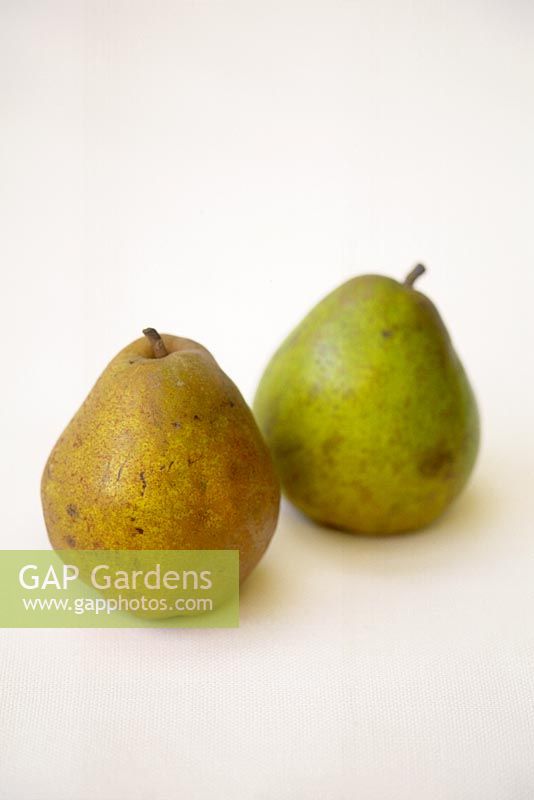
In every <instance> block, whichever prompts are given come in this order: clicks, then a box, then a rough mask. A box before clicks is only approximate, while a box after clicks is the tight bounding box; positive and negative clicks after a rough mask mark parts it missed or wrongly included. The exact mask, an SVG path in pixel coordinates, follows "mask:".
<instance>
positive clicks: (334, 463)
mask: <svg viewBox="0 0 534 800" xmlns="http://www.w3.org/2000/svg"><path fill="white" fill-rule="evenodd" d="M423 272H424V267H422V266H421V265H418V266H417V267H416V268H415V269H414V270H413V271H412V272H411V273H410V275H408V277H407V278H406V280H405V282H404V283H399V282H397V281H395V280H392V279H391V278H387V277H383V276H380V275H363V276H360V277H357V278H353V279H352V280H349V281H348V282H347V283H345V284H343V285H342V286H340V287H339V288H338V289H336V290H335V291H333V292H332V293H331V294H329V295H328V296H327V297H326V298H325V299H324V300H322V301H321V302H320V303H319V304H318V305H317V306H316V307H315V308H314V309H313V310H312V311H311V312H310V313H309V314H308V316H307V317H305V319H304V320H303V321H302V322H301V324H300V325H299V326H298V327H297V328H296V329H295V330H294V331H293V333H291V334H290V336H289V337H288V338H287V339H286V340H285V342H284V343H283V344H282V345H281V347H280V348H279V350H278V351H277V352H276V353H275V355H274V356H273V358H272V359H271V362H270V363H269V365H268V367H267V369H266V370H265V373H264V375H263V377H262V379H261V381H260V384H259V387H258V390H257V394H256V398H255V401H254V411H255V414H256V418H257V420H258V422H259V425H260V428H261V430H262V432H263V434H264V436H265V439H266V441H267V443H268V445H269V447H270V448H271V452H272V454H273V458H274V461H275V464H276V466H277V469H278V472H279V475H280V478H281V481H282V485H283V488H284V491H285V493H286V494H287V496H288V498H289V499H290V500H291V501H292V502H293V503H294V504H295V505H296V506H298V508H300V509H301V510H302V511H303V512H305V513H306V514H308V515H309V516H310V517H312V518H313V519H314V520H317V521H318V522H321V523H323V524H326V525H329V526H332V527H335V528H340V529H344V530H348V531H353V532H356V533H363V534H391V533H400V532H403V531H410V530H416V529H418V528H422V527H424V526H426V525H428V524H429V523H430V522H432V520H434V519H435V518H436V517H438V516H439V515H440V514H441V513H442V512H443V511H444V510H445V509H446V508H447V506H448V505H449V504H450V503H451V502H452V500H453V499H454V498H455V497H456V496H457V495H458V494H459V493H460V492H461V490H462V489H463V487H464V485H465V484H466V482H467V480H468V478H469V475H470V473H471V471H472V468H473V465H474V463H475V459H476V455H477V450H478V444H479V417H478V411H477V405H476V401H475V397H474V395H473V392H472V390H471V387H470V385H469V381H468V379H467V376H466V374H465V372H464V369H463V367H462V364H461V363H460V361H459V359H458V356H457V355H456V353H455V351H454V348H453V346H452V343H451V340H450V337H449V334H448V333H447V330H446V328H445V326H444V324H443V322H442V320H441V317H440V315H439V313H438V311H437V310H436V308H435V306H434V305H433V304H432V303H431V301H430V300H429V299H428V298H427V297H425V295H423V294H421V293H420V292H418V291H417V290H416V289H415V288H414V282H415V280H416V279H417V278H418V277H419V276H420V275H421V274H422V273H423Z"/></svg>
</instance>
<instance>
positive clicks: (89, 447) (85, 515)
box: [41, 328, 280, 580]
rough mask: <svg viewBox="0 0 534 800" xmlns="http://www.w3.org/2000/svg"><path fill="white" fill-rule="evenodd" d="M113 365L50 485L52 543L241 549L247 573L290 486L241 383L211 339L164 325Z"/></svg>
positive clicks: (56, 457)
mask: <svg viewBox="0 0 534 800" xmlns="http://www.w3.org/2000/svg"><path fill="white" fill-rule="evenodd" d="M144 333H145V336H144V337H143V338H141V339H138V340H136V341H135V342H133V343H132V344H130V345H128V346H127V347H125V348H124V349H123V350H122V351H121V352H120V353H119V354H118V355H117V356H116V357H115V358H114V359H113V360H112V361H111V363H110V364H109V365H108V367H107V368H106V369H105V370H104V372H103V373H102V375H101V376H100V378H99V379H98V381H97V383H96V384H95V386H94V388H93V389H92V390H91V392H90V393H89V395H88V397H87V399H86V400H85V402H84V403H83V405H82V406H81V408H80V409H79V410H78V412H77V413H76V414H75V416H74V417H73V419H72V420H71V422H70V423H69V424H68V426H67V428H66V429H65V431H64V432H63V434H62V435H61V437H60V438H59V441H58V442H57V444H56V445H55V447H54V449H53V450H52V452H51V454H50V457H49V459H48V462H47V464H46V467H45V470H44V473H43V477H42V484H41V495H42V503H43V511H44V517H45V522H46V527H47V529H48V534H49V537H50V541H51V543H52V545H53V547H54V548H56V549H64V548H76V549H88V550H91V549H99V548H104V549H112V550H116V549H119V550H121V549H122V550H127V549H139V550H175V549H186V550H190V549H214V550H217V549H238V550H239V552H240V577H241V579H242V580H243V579H244V578H246V577H247V575H249V573H250V572H251V570H252V569H253V568H254V566H255V565H256V564H257V563H258V561H259V560H260V558H261V557H262V555H263V553H264V552H265V550H266V548H267V546H268V544H269V541H270V539H271V537H272V535H273V533H274V530H275V527H276V523H277V519H278V511H279V503H280V489H279V481H278V478H277V476H276V473H275V470H274V467H273V464H272V460H271V456H270V454H269V451H268V449H267V447H266V445H265V443H264V441H263V438H262V436H261V434H260V432H259V430H258V427H257V425H256V423H255V421H254V418H253V416H252V413H251V411H250V409H249V408H248V406H247V405H246V403H245V401H244V400H243V398H242V396H241V394H240V393H239V390H238V389H237V387H236V386H235V385H234V384H233V383H232V381H231V380H230V379H229V378H228V377H227V376H226V375H225V374H224V372H222V370H221V369H220V367H219V366H218V364H217V363H216V361H215V360H214V358H213V357H212V356H211V354H210V353H209V352H208V351H207V350H206V349H205V348H204V347H202V345H200V344H198V343H196V342H193V341H191V340H190V339H183V338H180V337H177V336H170V335H168V334H164V335H162V336H160V335H159V334H158V333H157V332H156V331H155V330H154V329H152V328H149V329H147V330H146V331H144Z"/></svg>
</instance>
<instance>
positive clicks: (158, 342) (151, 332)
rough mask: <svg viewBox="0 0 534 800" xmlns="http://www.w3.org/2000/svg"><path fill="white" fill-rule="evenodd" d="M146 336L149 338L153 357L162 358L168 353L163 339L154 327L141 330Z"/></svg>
mask: <svg viewBox="0 0 534 800" xmlns="http://www.w3.org/2000/svg"><path fill="white" fill-rule="evenodd" d="M143 333H144V334H145V336H146V338H147V339H148V340H149V342H150V344H151V345H152V350H153V351H154V358H163V357H164V356H168V355H169V353H168V351H167V348H166V347H165V344H164V343H163V339H162V338H161V336H160V335H159V333H158V332H157V330H156V329H155V328H145V329H144V330H143Z"/></svg>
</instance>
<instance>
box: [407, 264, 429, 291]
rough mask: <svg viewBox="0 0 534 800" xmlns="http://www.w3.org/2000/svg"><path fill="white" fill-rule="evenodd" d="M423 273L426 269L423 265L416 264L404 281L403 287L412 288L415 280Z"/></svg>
mask: <svg viewBox="0 0 534 800" xmlns="http://www.w3.org/2000/svg"><path fill="white" fill-rule="evenodd" d="M424 272H426V267H425V266H424V265H423V264H416V265H415V267H414V268H413V269H412V271H411V272H409V273H408V275H407V276H406V278H405V279H404V285H405V286H413V285H414V283H415V282H416V280H417V278H420V277H421V275H422V274H423V273H424Z"/></svg>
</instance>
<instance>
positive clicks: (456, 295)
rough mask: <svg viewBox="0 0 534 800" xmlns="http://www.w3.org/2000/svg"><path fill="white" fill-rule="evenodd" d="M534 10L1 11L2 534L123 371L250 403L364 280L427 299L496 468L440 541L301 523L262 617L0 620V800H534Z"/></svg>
mask: <svg viewBox="0 0 534 800" xmlns="http://www.w3.org/2000/svg"><path fill="white" fill-rule="evenodd" d="M533 37H534V6H533V5H532V4H531V3H529V2H528V0H447V2H445V1H444V2H437V0H412V2H408V0H399V1H398V2H395V0H389V2H387V1H386V0H360V1H359V2H340V0H336V1H332V0H321V2H296V1H295V0H285V2H284V1H281V2H272V1H271V0H266V1H265V2H235V0H224V2H223V1H222V0H221V2H215V1H209V2H208V1H206V2H201V1H199V2H193V0H190V1H189V2H186V0H178V1H175V2H164V1H163V0H150V2H149V0H144V2H140V1H139V0H134V1H131V2H122V1H121V0H113V2H102V1H101V0H94V1H89V2H86V3H82V2H77V1H73V0H65V1H64V2H49V1H48V0H46V1H45V0H40V1H39V0H33V2H31V1H30V2H29V1H28V0H0V143H1V148H0V231H1V233H0V264H1V270H2V275H1V284H0V296H1V304H2V308H1V314H2V316H1V323H2V343H3V346H2V360H1V383H2V404H1V411H2V420H1V432H0V436H1V439H0V442H1V453H2V457H1V459H0V472H1V474H0V487H1V500H2V524H1V529H0V546H1V547H4V548H31V547H46V546H47V537H46V532H45V529H44V525H43V521H42V517H41V511H40V504H39V494H38V490H39V479H40V473H41V470H42V467H43V464H44V461H45V459H46V456H47V454H48V452H49V450H50V448H51V447H52V445H53V443H54V441H55V439H56V437H57V436H58V434H59V433H60V431H61V429H62V428H63V427H64V425H65V424H66V423H67V421H68V420H69V418H70V416H71V415H72V413H73V412H74V411H75V409H76V408H77V406H78V405H79V403H80V402H81V401H82V399H83V398H84V396H85V395H86V394H87V392H88V390H89V388H90V386H91V385H92V383H93V382H94V380H95V378H96V377H97V375H98V374H99V372H100V371H101V370H102V369H103V368H104V366H105V365H106V363H107V362H108V361H109V359H110V358H111V357H112V356H113V355H114V354H115V352H116V351H117V350H118V349H119V348H121V347H122V346H124V345H125V344H126V343H127V342H128V341H130V340H132V339H134V338H136V337H137V336H138V335H139V334H140V330H141V328H142V327H144V326H147V325H152V326H155V327H158V328H159V329H160V330H163V331H166V332H172V333H175V334H179V335H185V336H188V337H191V338H196V339H198V340H199V341H201V342H202V343H204V344H205V345H206V346H207V347H208V348H209V349H210V350H211V351H212V352H213V353H214V355H215V357H216V358H217V359H218V361H219V362H220V364H221V366H222V367H223V369H225V371H226V372H228V373H229V374H230V376H231V377H232V378H233V379H234V380H235V381H236V383H237V384H238V385H239V386H240V387H241V389H242V391H243V393H244V394H245V396H246V397H247V399H249V400H250V399H251V398H252V395H253V391H254V388H255V385H256V383H257V380H258V378H259V375H260V374H261V370H262V369H263V366H264V364H265V362H266V360H267V359H268V357H269V355H270V353H271V352H272V350H273V349H274V348H275V347H276V346H277V345H278V343H279V342H280V340H281V338H282V337H283V336H284V335H285V334H286V333H287V332H288V331H289V330H290V329H291V328H292V327H293V326H294V325H295V324H296V323H297V322H298V321H299V320H300V318H301V317H302V316H303V315H304V314H305V313H306V311H307V310H308V309H309V308H310V307H311V306H312V305H314V304H315V303H316V302H317V301H318V300H319V299H320V298H321V297H322V296H323V295H324V294H325V293H327V292H328V291H330V290H331V289H333V288H334V287H335V286H337V285H338V284H339V283H341V282H342V281H343V280H346V279H347V278H349V277H351V276H352V275H354V274H357V273H361V272H368V271H379V272H384V273H386V274H389V275H392V276H394V277H398V278H401V277H403V275H404V273H406V272H407V271H408V269H409V268H410V267H411V266H412V265H413V263H414V262H415V261H417V260H423V261H424V262H425V263H426V264H427V266H428V268H429V274H428V275H427V276H425V277H424V278H423V279H422V280H421V281H420V284H419V288H420V289H421V290H423V291H425V292H427V293H428V294H429V295H430V296H431V297H432V298H433V299H434V301H435V302H436V303H437V305H438V307H439V308H440V309H441V311H442V314H443V316H444V319H445V321H446V323H447V324H448V326H449V328H450V330H451V333H452V336H453V338H454V340H455V342H456V345H457V349H458V351H459V353H460V355H461V357H462V359H463V361H464V363H465V365H466V368H467V370H468V372H469V374H470V377H471V379H472V382H473V385H474V387H475V389H476V392H477V394H478V396H479V399H480V405H481V409H482V418H483V426H484V439H483V447H482V452H481V456H480V460H479V463H478V467H477V469H476V471H475V474H474V476H473V480H472V482H471V484H470V486H469V488H468V490H467V491H466V493H465V494H464V495H463V496H462V498H461V499H460V500H459V501H458V502H457V503H456V505H455V506H454V507H453V508H452V509H451V510H450V513H448V514H447V515H446V516H445V517H444V518H443V519H442V520H440V521H439V522H438V523H437V524H436V525H434V526H433V528H432V530H430V531H428V532H425V533H420V534H414V535H410V536H405V537H401V538H397V539H387V540H382V541H380V540H378V541H374V540H368V539H362V538H358V537H350V536H347V535H344V534H338V533H335V532H332V531H326V530H323V529H321V528H318V527H315V526H313V525H312V524H311V523H309V522H307V521H306V520H305V519H304V518H302V517H301V516H299V515H298V514H297V513H296V512H294V511H293V510H292V509H290V508H289V507H287V508H285V509H284V511H283V513H282V516H281V520H280V524H279V529H278V532H277V534H276V537H275V539H274V541H273V543H272V546H271V548H270V550H269V552H268V555H267V557H266V558H265V559H264V561H263V562H262V564H261V566H260V567H259V568H258V569H257V571H256V572H255V574H254V575H253V576H252V577H251V578H250V580H249V581H248V582H247V584H246V586H245V587H244V590H243V594H242V602H241V627H240V628H239V629H237V630H218V631H209V630H202V631H178V630H171V631H149V630H124V631H113V630H102V631H83V630H77V631H71V630H66V631H22V630H15V631H2V632H1V635H0V798H1V800H89V799H91V800H164V799H165V800H167V798H179V797H180V798H181V797H184V798H188V800H205V799H206V800H207V798H214V797H219V798H232V800H256V799H257V800H352V798H356V797H358V798H362V799H363V800H428V798H432V800H531V798H532V797H534V762H533V759H532V752H533V748H534V703H533V700H534V658H533V656H534V623H533V604H534V588H533V587H534V580H533V579H534V566H533V561H534V532H533V526H532V519H533V516H534V502H533V496H534V436H533V424H532V422H533V421H532V409H533V406H534V397H533V394H534V392H533V387H534V381H533V378H532V363H533V359H532V349H533V345H534V335H533V334H534V323H533V313H532V306H533V297H534V236H533V229H532V223H533V215H534V192H533V186H534V159H533V154H532V145H533V141H534V56H533V45H534V38H533Z"/></svg>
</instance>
